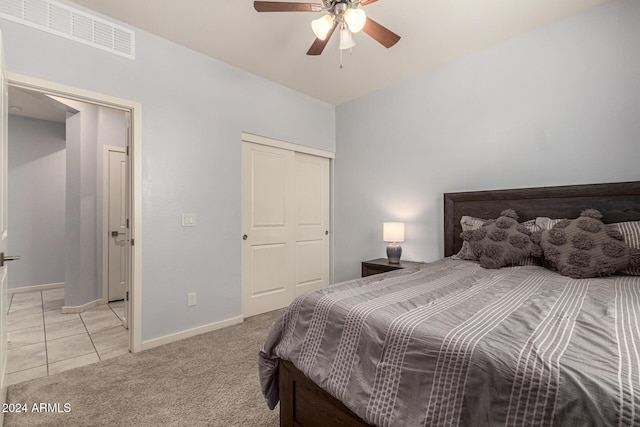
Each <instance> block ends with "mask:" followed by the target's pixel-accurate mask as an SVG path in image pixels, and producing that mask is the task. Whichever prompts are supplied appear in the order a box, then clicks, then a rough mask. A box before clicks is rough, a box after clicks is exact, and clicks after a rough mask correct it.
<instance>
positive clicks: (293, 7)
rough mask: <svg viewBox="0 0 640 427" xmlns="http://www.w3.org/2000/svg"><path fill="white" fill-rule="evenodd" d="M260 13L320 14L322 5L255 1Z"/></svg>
mask: <svg viewBox="0 0 640 427" xmlns="http://www.w3.org/2000/svg"><path fill="white" fill-rule="evenodd" d="M253 7H254V8H255V9H256V10H257V11H258V12H320V11H321V10H322V5H321V4H320V3H291V2H286V1H254V2H253Z"/></svg>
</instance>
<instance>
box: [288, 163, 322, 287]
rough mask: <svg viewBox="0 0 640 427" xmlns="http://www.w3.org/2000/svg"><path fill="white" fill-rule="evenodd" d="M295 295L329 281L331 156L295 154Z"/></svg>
mask: <svg viewBox="0 0 640 427" xmlns="http://www.w3.org/2000/svg"><path fill="white" fill-rule="evenodd" d="M294 161H295V168H294V173H295V177H294V183H295V198H294V200H293V204H294V205H295V236H294V237H295V267H296V275H295V278H296V284H295V295H296V296H298V295H300V294H301V293H303V292H305V291H308V290H310V289H317V288H320V287H322V286H326V285H328V284H329V159H327V158H325V157H318V156H312V155H309V154H302V153H295V156H294Z"/></svg>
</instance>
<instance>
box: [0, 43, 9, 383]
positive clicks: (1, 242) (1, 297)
mask: <svg viewBox="0 0 640 427" xmlns="http://www.w3.org/2000/svg"><path fill="white" fill-rule="evenodd" d="M0 91H1V92H2V95H1V96H2V100H1V102H0V123H1V124H2V128H1V129H0V253H1V254H2V255H0V258H1V259H0V261H2V262H0V388H3V387H4V372H5V367H6V362H7V267H6V265H5V263H4V257H5V255H6V253H7V234H8V233H7V167H8V166H7V120H8V104H7V98H8V94H7V80H6V77H5V69H4V49H3V48H2V34H0Z"/></svg>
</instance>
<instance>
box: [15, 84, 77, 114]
mask: <svg viewBox="0 0 640 427" xmlns="http://www.w3.org/2000/svg"><path fill="white" fill-rule="evenodd" d="M66 110H67V109H66V108H64V107H63V106H62V105H61V104H60V103H58V102H56V101H54V100H53V99H51V98H49V97H48V96H46V95H43V94H41V93H37V92H32V91H28V90H23V89H18V88H16V87H13V86H9V114H11V115H14V116H22V117H30V118H32V119H40V120H49V121H51V122H58V123H64V122H65V121H66V119H67V113H66Z"/></svg>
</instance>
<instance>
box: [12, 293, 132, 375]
mask: <svg viewBox="0 0 640 427" xmlns="http://www.w3.org/2000/svg"><path fill="white" fill-rule="evenodd" d="M8 297H9V313H8V316H7V330H8V341H9V343H8V349H9V350H8V357H7V368H6V379H7V385H11V384H16V383H19V382H23V381H28V380H30V379H33V378H38V377H43V376H47V375H53V374H56V373H58V372H62V371H66V370H69V369H73V368H77V367H80V366H84V365H88V364H91V363H96V362H99V361H101V360H106V359H109V358H112V357H115V356H120V355H122V354H126V353H128V351H129V337H128V331H127V330H126V329H125V328H124V327H123V326H122V317H123V316H124V301H116V302H113V303H110V304H105V305H99V306H97V307H93V308H91V309H89V310H87V311H85V312H83V313H80V314H78V313H74V314H62V313H61V311H60V309H61V308H62V306H63V304H64V288H55V289H48V290H43V291H31V292H20V293H15V294H9V295H8Z"/></svg>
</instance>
